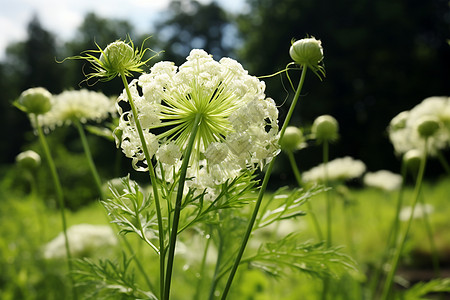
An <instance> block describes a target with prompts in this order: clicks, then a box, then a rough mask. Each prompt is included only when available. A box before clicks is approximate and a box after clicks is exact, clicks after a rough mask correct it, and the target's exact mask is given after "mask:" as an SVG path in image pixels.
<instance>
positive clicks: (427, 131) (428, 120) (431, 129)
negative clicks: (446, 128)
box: [416, 115, 440, 138]
mask: <svg viewBox="0 0 450 300" xmlns="http://www.w3.org/2000/svg"><path fill="white" fill-rule="evenodd" d="M416 126H417V127H416V128H417V132H418V133H419V135H420V136H421V137H423V138H428V137H430V136H433V135H434V134H435V133H436V131H438V129H439V127H440V122H439V119H438V118H437V117H436V116H432V115H426V116H422V117H420V118H419V119H418V120H417V122H416Z"/></svg>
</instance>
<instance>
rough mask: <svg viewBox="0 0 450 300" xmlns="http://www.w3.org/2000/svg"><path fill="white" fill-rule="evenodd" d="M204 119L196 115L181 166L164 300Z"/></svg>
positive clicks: (167, 296) (168, 289) (168, 287)
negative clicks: (192, 159)
mask: <svg viewBox="0 0 450 300" xmlns="http://www.w3.org/2000/svg"><path fill="white" fill-rule="evenodd" d="M201 119H202V114H196V115H195V120H194V123H193V126H192V129H191V135H190V136H189V141H188V144H187V146H186V150H185V152H184V155H183V163H182V164H181V169H180V181H179V183H178V190H177V198H176V200H175V210H174V213H173V221H172V231H171V233H170V240H169V253H168V256H167V270H166V279H165V287H164V299H169V296H170V284H171V281H172V270H173V262H174V258H175V246H176V242H177V235H178V223H179V221H180V213H181V204H182V203H181V202H182V199H183V191H184V183H185V181H186V173H187V169H188V166H189V158H190V157H191V152H192V148H193V147H194V142H195V138H196V135H197V131H198V128H199V125H200V122H201Z"/></svg>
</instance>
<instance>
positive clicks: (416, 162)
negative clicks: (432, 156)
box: [403, 149, 422, 174]
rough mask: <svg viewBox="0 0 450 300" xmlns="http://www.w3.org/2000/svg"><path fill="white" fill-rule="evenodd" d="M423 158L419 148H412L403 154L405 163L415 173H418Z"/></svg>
mask: <svg viewBox="0 0 450 300" xmlns="http://www.w3.org/2000/svg"><path fill="white" fill-rule="evenodd" d="M421 160H422V152H420V151H419V150H417V149H411V150H409V151H408V152H406V153H405V154H404V155H403V163H404V164H405V165H406V167H407V168H408V170H409V171H411V172H412V173H413V174H417V172H418V170H419V166H420V161H421Z"/></svg>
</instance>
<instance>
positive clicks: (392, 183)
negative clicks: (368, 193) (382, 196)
mask: <svg viewBox="0 0 450 300" xmlns="http://www.w3.org/2000/svg"><path fill="white" fill-rule="evenodd" d="M363 181H364V184H365V185H367V186H370V187H374V188H378V189H382V190H385V191H394V190H398V189H399V188H400V186H401V184H402V181H403V179H402V176H401V175H399V174H395V173H392V172H391V171H388V170H379V171H377V172H368V173H366V174H365V175H364V178H363Z"/></svg>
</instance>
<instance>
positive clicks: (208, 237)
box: [194, 230, 211, 299]
mask: <svg viewBox="0 0 450 300" xmlns="http://www.w3.org/2000/svg"><path fill="white" fill-rule="evenodd" d="M209 231H210V230H209ZM210 244H211V235H210V234H209V233H208V234H207V235H206V245H205V249H204V251H203V257H202V262H201V264H200V271H199V278H198V281H197V287H196V289H195V295H194V299H200V289H201V287H202V285H203V277H204V273H205V266H206V258H207V256H208V250H209V245H210Z"/></svg>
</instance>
